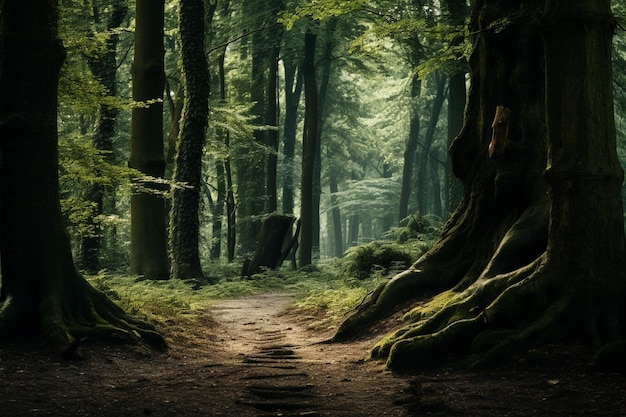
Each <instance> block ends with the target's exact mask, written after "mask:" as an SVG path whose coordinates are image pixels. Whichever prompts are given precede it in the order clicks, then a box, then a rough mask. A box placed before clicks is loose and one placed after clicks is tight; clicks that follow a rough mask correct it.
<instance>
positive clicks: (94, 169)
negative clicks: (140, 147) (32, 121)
mask: <svg viewBox="0 0 626 417" xmlns="http://www.w3.org/2000/svg"><path fill="white" fill-rule="evenodd" d="M108 159H109V153H108V152H105V151H100V150H97V149H95V148H94V147H93V145H92V143H91V141H90V140H89V139H88V138H86V137H81V136H78V137H72V136H64V135H61V136H60V138H59V186H60V190H61V209H62V211H63V215H64V217H65V220H66V226H67V228H68V231H69V234H70V236H71V237H72V238H73V239H78V238H82V237H92V236H94V235H95V234H96V228H97V225H100V226H104V225H114V224H119V222H120V219H119V218H118V217H117V216H115V215H109V216H96V215H95V213H96V212H97V210H96V207H95V205H94V204H93V203H92V202H90V201H88V200H86V199H85V198H84V196H85V193H86V192H87V190H88V189H89V187H90V186H93V185H99V186H103V187H110V188H114V189H117V190H118V191H122V194H123V193H124V191H125V192H126V193H128V192H129V190H130V188H129V186H130V178H131V177H132V176H136V175H138V173H137V171H135V170H133V169H130V168H127V167H123V166H119V165H116V164H112V163H110V162H108Z"/></svg>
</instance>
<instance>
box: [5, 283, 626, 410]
mask: <svg viewBox="0 0 626 417" xmlns="http://www.w3.org/2000/svg"><path fill="white" fill-rule="evenodd" d="M290 300H291V296H289V295H286V294H280V293H276V294H262V295H256V296H250V297H244V298H239V299H236V300H228V301H221V302H219V303H217V304H216V305H214V306H213V307H212V308H211V309H207V310H206V311H205V312H204V314H201V316H200V318H199V320H195V319H194V320H190V321H185V320H178V321H172V322H170V323H169V324H168V325H167V326H165V327H164V328H163V329H162V330H163V331H164V332H165V335H166V337H167V338H168V339H169V341H170V349H169V350H168V351H167V352H164V353H153V352H149V351H147V350H145V349H141V348H137V347H132V346H128V345H125V344H119V345H115V344H111V342H107V343H91V342H89V341H88V342H86V343H85V344H84V345H83V346H82V347H81V349H82V350H83V353H84V355H85V359H84V360H82V361H62V360H60V359H59V357H58V355H57V354H55V353H54V352H51V351H50V350H49V349H48V348H47V347H46V345H45V344H38V343H34V342H32V341H30V342H27V343H21V344H17V343H14V342H12V343H9V342H6V341H2V340H0V403H1V404H2V408H1V409H0V416H10V417H26V416H28V417H32V416H56V417H81V416H93V417H96V416H97V417H126V416H128V417H131V416H132V417H137V416H155V417H174V416H176V417H208V416H213V417H277V416H282V417H289V416H292V417H294V416H299V417H307V416H308V417H314V416H324V417H370V416H371V417H379V416H391V417H400V416H407V415H408V416H439V417H449V416H464V417H483V416H493V417H495V416H498V417H500V416H502V417H504V416H507V417H511V416H518V417H526V416H541V417H544V416H546V417H547V416H550V417H555V416H558V417H566V416H568V417H569V416H574V415H583V416H594V417H598V416H624V415H626V376H625V375H623V374H617V373H598V372H594V371H593V370H590V369H589V368H588V367H587V365H586V364H585V362H584V358H585V353H584V352H581V351H580V349H579V348H577V347H575V346H569V345H568V346H548V347H546V348H544V349H541V350H531V351H530V352H528V353H527V354H526V355H524V356H523V357H520V358H512V360H511V363H509V364H506V365H503V366H502V367H498V368H497V369H492V370H487V369H482V370H480V369H476V370H467V369H464V368H463V367H460V366H458V364H457V365H456V366H455V365H454V364H449V365H448V366H439V367H433V368H431V369H423V370H421V371H419V372H415V373H414V374H413V375H412V376H397V375H395V374H392V373H391V372H390V371H388V370H387V369H385V367H384V365H383V364H382V363H380V362H377V361H369V360H366V358H367V357H368V353H369V349H370V347H371V346H372V345H373V344H374V342H375V341H376V340H377V339H378V338H379V337H380V336H381V334H378V335H373V334H372V335H370V337H369V339H367V340H360V341H357V342H351V343H349V344H319V343H318V342H320V341H322V340H324V339H325V338H327V337H329V336H330V334H320V333H318V332H313V331H310V330H308V327H307V323H308V322H307V319H306V318H303V317H302V316H299V315H295V314H293V313H292V312H289V310H285V307H286V306H287V305H288V303H289V301H290ZM381 331H383V330H381ZM581 358H583V359H581ZM409 387H410V388H409ZM409 393H411V394H412V395H409ZM403 403H404V404H405V405H400V404H403ZM407 410H408V411H407Z"/></svg>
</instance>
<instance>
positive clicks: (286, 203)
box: [282, 54, 302, 214]
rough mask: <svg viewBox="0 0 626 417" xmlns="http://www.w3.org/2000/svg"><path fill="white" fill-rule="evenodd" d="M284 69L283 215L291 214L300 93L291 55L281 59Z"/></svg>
mask: <svg viewBox="0 0 626 417" xmlns="http://www.w3.org/2000/svg"><path fill="white" fill-rule="evenodd" d="M283 65H284V68H285V120H284V121H283V125H284V127H283V166H284V169H283V200H282V205H283V213H284V214H292V213H293V201H294V190H295V187H294V185H295V180H294V175H295V166H294V156H295V145H296V128H297V124H298V106H299V104H300V96H301V93H302V71H301V70H299V69H298V65H297V63H296V60H295V59H294V57H293V56H292V55H291V54H287V55H285V56H284V57H283Z"/></svg>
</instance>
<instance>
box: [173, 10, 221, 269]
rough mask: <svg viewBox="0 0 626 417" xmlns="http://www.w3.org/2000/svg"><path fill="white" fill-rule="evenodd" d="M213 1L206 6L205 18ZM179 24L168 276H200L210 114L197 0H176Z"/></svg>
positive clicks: (202, 22)
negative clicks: (178, 113) (178, 108)
mask: <svg viewBox="0 0 626 417" xmlns="http://www.w3.org/2000/svg"><path fill="white" fill-rule="evenodd" d="M214 10H215V9H214V7H212V8H211V9H210V10H209V13H208V16H209V19H207V20H208V22H209V24H210V22H211V20H212V16H213V14H214ZM178 27H179V31H180V41H181V58H182V69H183V78H184V85H185V99H184V104H183V113H182V118H181V129H180V135H179V138H178V143H177V146H176V157H175V158H174V175H173V180H174V182H175V183H184V186H176V187H174V191H173V195H172V208H171V211H170V228H169V238H170V239H169V240H170V253H171V262H172V268H171V276H172V278H177V279H183V278H203V277H204V274H203V272H202V266H201V264H200V218H199V215H200V190H201V186H202V184H201V177H202V153H203V149H204V141H205V136H206V129H207V125H208V117H209V82H210V81H209V66H208V63H207V60H206V56H205V48H204V36H205V9H204V2H203V1H202V0H180V2H179V20H178Z"/></svg>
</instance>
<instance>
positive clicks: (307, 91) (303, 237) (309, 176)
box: [300, 29, 318, 266]
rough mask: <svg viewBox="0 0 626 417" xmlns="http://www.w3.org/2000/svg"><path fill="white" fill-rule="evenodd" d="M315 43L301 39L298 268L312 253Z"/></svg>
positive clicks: (309, 33)
mask: <svg viewBox="0 0 626 417" xmlns="http://www.w3.org/2000/svg"><path fill="white" fill-rule="evenodd" d="M315 41H316V34H315V33H314V32H313V31H312V30H310V29H309V30H307V31H306V33H305V35H304V62H303V64H302V71H303V80H304V97H305V102H304V105H305V112H304V132H303V136H302V190H301V202H300V205H301V207H300V221H301V222H302V229H301V232H300V266H305V265H309V264H310V263H311V257H312V251H313V234H314V233H315V231H314V230H313V226H314V223H313V210H314V204H313V192H314V190H313V181H314V179H313V177H314V165H315V154H316V148H317V145H316V142H317V123H318V102H317V82H316V81H315Z"/></svg>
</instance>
